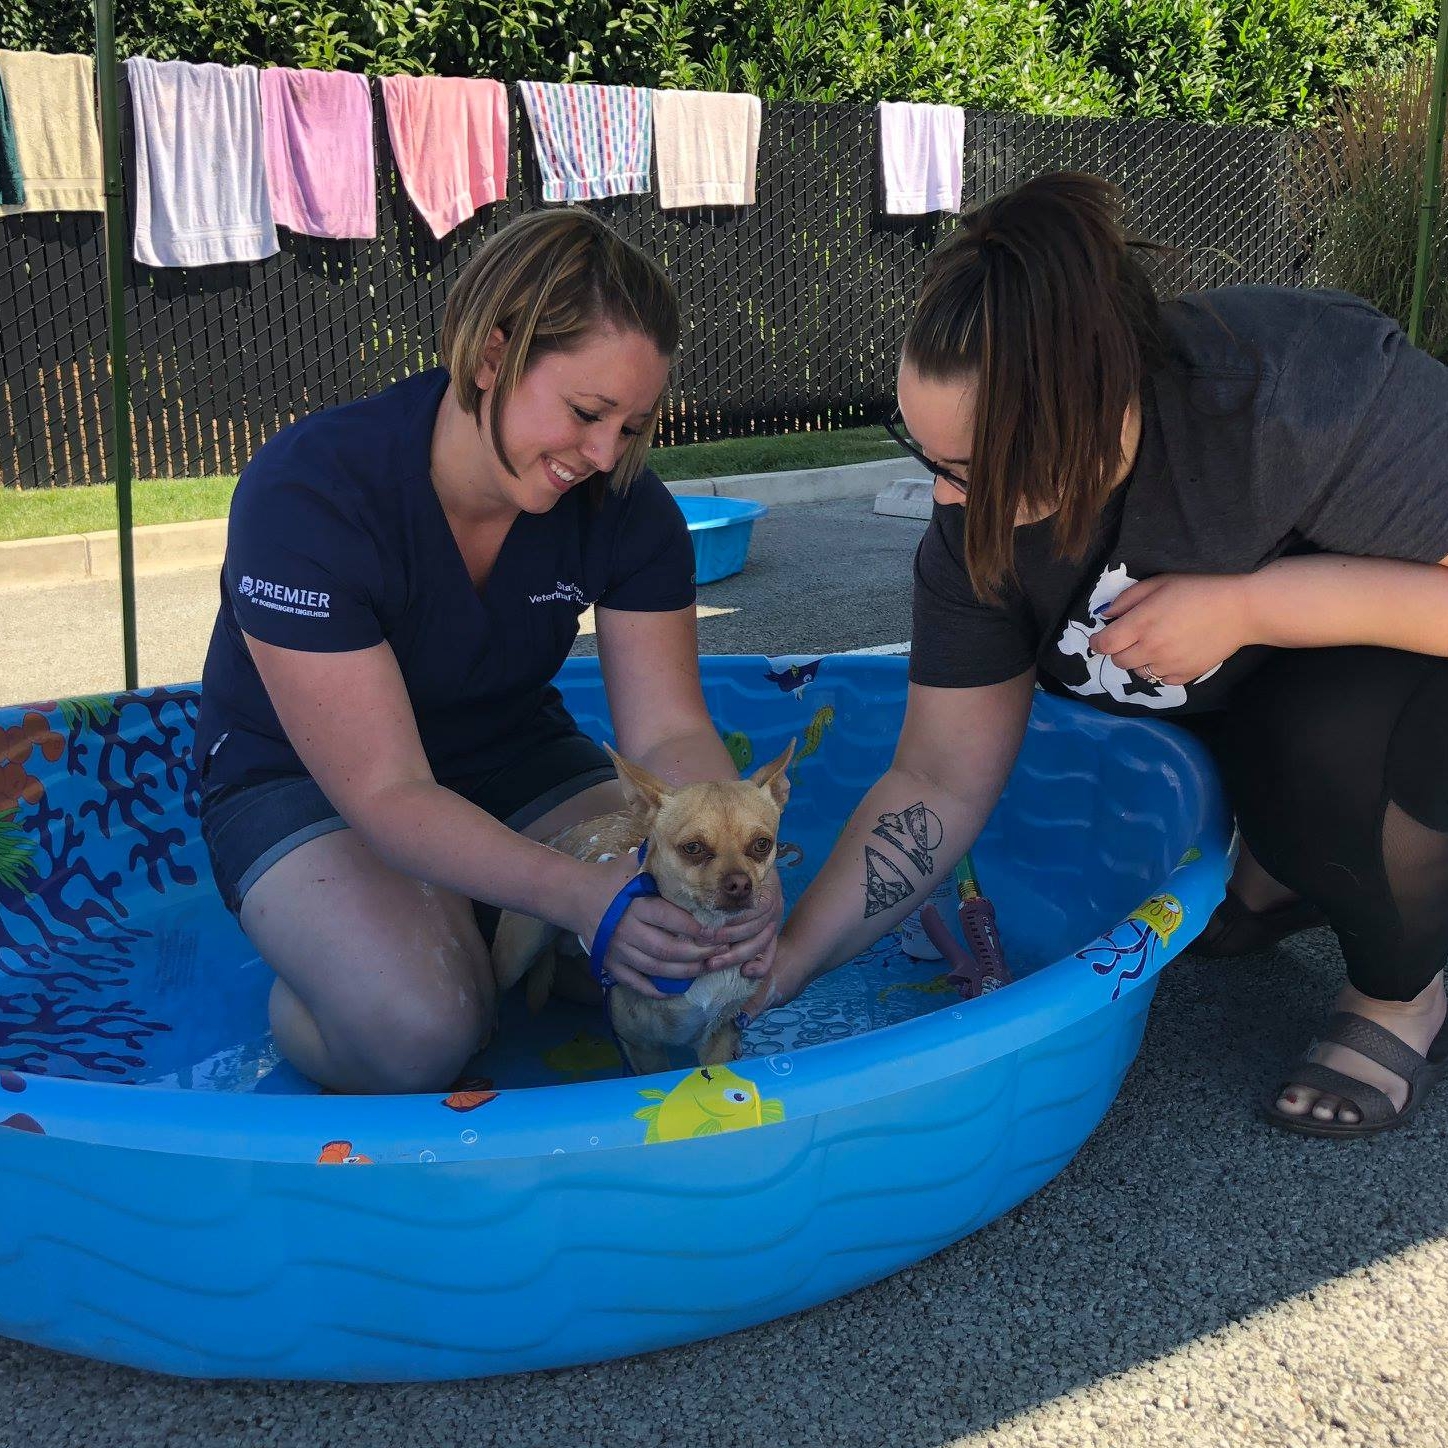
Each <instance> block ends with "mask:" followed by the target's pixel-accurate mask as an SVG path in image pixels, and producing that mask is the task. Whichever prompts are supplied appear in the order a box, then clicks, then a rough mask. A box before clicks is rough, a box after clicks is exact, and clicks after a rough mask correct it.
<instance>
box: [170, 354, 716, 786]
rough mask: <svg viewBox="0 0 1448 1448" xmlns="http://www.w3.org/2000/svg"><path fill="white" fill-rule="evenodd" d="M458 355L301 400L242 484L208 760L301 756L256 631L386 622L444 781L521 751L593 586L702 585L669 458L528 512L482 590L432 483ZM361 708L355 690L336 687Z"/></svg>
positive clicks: (376, 636)
mask: <svg viewBox="0 0 1448 1448" xmlns="http://www.w3.org/2000/svg"><path fill="white" fill-rule="evenodd" d="M447 387H448V375H447V373H446V372H445V371H442V370H441V369H434V370H432V371H428V372H422V373H419V374H417V375H416V376H413V377H410V378H407V379H406V380H405V381H402V382H397V383H394V384H393V385H392V386H391V387H388V388H386V389H385V390H384V391H382V392H380V393H377V394H376V395H375V396H372V397H367V398H363V399H362V400H361V401H359V402H354V403H350V404H348V405H346V406H344V407H337V408H331V409H328V410H327V411H324V412H319V413H314V414H313V415H311V416H309V417H305V418H302V419H301V420H300V421H298V422H296V423H294V424H293V425H292V426H291V427H288V428H286V429H285V430H284V431H282V432H281V433H279V434H278V435H277V436H276V437H275V438H273V439H272V440H271V441H269V442H268V443H267V444H266V445H265V446H264V447H263V448H262V449H261V450H260V451H259V452H258V453H257V454H256V456H255V457H254V458H253V459H252V461H251V462H250V463H249V464H248V466H247V468H246V470H245V471H244V472H243V473H242V475H241V478H240V480H239V482H238V483H237V488H236V494H235V497H234V498H233V500H232V505H231V517H230V522H229V524H228V528H227V540H226V561H225V563H224V564H223V566H222V574H221V607H220V610H219V611H218V613H217V616H216V627H215V629H214V630H213V632H212V636H211V646H210V649H209V650H208V652H207V655H206V668H205V672H204V674H203V679H202V683H203V692H202V705H201V718H200V722H199V725H198V729H197V752H198V758H201V757H205V756H206V754H207V753H208V752H210V751H211V750H212V749H213V747H214V746H216V745H217V741H218V740H221V741H222V743H221V744H220V746H219V747H217V748H215V753H214V755H213V756H212V759H211V765H210V772H209V775H208V779H209V781H210V782H212V783H216V784H230V783H246V782H250V781H253V780H257V779H264V778H267V777H270V776H274V775H278V774H295V773H300V772H302V764H301V761H300V760H299V759H298V758H297V755H296V752H295V751H294V750H293V749H292V747H291V745H290V744H289V743H288V742H287V739H286V735H285V733H284V732H283V730H282V727H281V725H280V723H279V722H278V720H277V717H276V712H275V710H273V708H272V706H271V701H270V699H269V698H268V697H267V693H266V689H265V687H264V686H263V684H262V682H261V679H260V677H259V676H258V674H257V671H256V667H255V665H254V664H253V663H252V660H251V655H250V653H249V652H248V651H247V647H246V641H245V639H244V638H243V637H242V634H243V632H245V633H247V634H250V635H251V636H252V637H253V638H257V639H260V640H262V642H264V643H269V644H275V645H277V646H278V647H280V648H287V649H298V650H302V651H304V652H315V653H340V652H345V651H348V650H354V649H364V648H369V647H371V646H372V645H374V644H378V643H381V642H383V641H384V640H386V642H387V643H388V644H390V645H391V647H392V649H393V652H394V653H395V654H396V655H397V661H398V664H399V666H400V667H401V670H402V675H403V679H404V680H405V682H406V685H407V693H408V697H409V698H410V700H411V701H412V707H413V710H414V713H415V714H416V717H417V724H418V728H419V731H420V733H421V736H422V743H423V747H424V749H425V750H426V752H427V757H428V760H429V762H430V764H431V765H432V769H433V773H434V775H435V776H436V777H437V778H438V779H440V780H450V779H451V780H455V779H465V778H467V777H469V776H473V775H477V774H480V773H483V772H486V771H488V770H491V769H494V768H498V767H500V766H502V765H505V764H507V763H509V762H510V761H511V759H512V758H514V757H516V756H517V754H518V753H519V750H520V748H521V747H522V746H523V745H524V744H526V730H527V728H528V726H529V724H530V721H533V720H535V719H536V718H537V717H538V715H539V713H540V711H541V710H543V709H544V707H545V706H549V707H550V708H551V706H553V705H554V704H555V703H556V699H557V694H556V691H555V690H554V689H553V687H552V680H553V677H554V675H555V674H556V673H557V672H558V669H559V667H560V666H561V665H562V663H563V661H564V659H565V658H567V657H568V651H569V649H570V648H571V647H572V645H573V641H574V639H575V638H576V637H577V636H578V619H579V615H580V614H582V613H583V611H584V609H585V608H587V607H588V606H589V605H590V604H595V603H596V604H599V605H601V606H602V607H605V608H614V609H621V610H626V611H632V612H646V613H647V612H663V611H666V610H671V609H677V608H685V607H687V606H688V605H689V604H691V603H692V602H693V601H694V581H693V571H694V553H693V547H692V544H691V543H690V541H689V533H688V528H687V526H686V524H685V522H684V517H683V514H682V513H681V512H680V510H679V505H678V504H677V503H676V502H675V501H674V498H673V496H672V495H671V494H670V493H669V491H668V489H666V488H665V487H664V485H663V483H661V482H660V481H659V479H658V478H657V477H656V476H655V475H654V474H653V473H651V472H645V473H644V474H642V475H641V476H640V477H639V478H637V479H636V480H635V481H634V483H633V484H632V485H631V486H630V487H629V489H628V490H627V492H626V493H623V494H619V493H615V492H612V491H610V492H608V493H606V494H605V496H604V497H603V500H602V502H601V503H599V504H597V505H595V503H594V501H593V500H592V499H591V498H590V497H589V495H588V494H589V490H588V489H587V488H586V487H578V488H574V489H573V490H572V491H570V492H568V493H565V494H564V495H563V496H562V497H561V498H559V500H558V502H557V503H556V504H555V505H554V506H553V508H552V509H550V510H549V511H548V512H547V513H542V514H530V513H521V514H519V516H518V518H517V520H516V521H515V522H514V524H513V525H512V527H511V529H510V530H509V532H508V535H507V537H506V538H505V540H504V542H503V546H502V551H501V552H500V553H499V555H498V558H497V562H496V563H495V564H494V566H493V571H492V573H491V575H490V576H489V578H488V581H487V584H486V586H485V587H484V589H483V590H482V592H481V594H480V593H479V592H478V591H477V590H476V589H475V588H474V586H473V581H472V579H471V577H470V576H469V574H468V570H467V566H466V564H465V563H464V561H463V557H462V554H461V553H460V552H459V551H458V547H457V544H456V542H455V541H454V539H453V535H452V532H451V530H450V528H449V527H448V522H447V517H446V515H445V514H444V512H443V508H442V504H441V502H440V501H439V499H438V496H437V493H436V491H435V490H434V488H433V485H432V480H431V475H430V454H431V447H432V432H433V426H434V424H435V422H436V420H437V411H438V407H439V406H440V404H441V403H442V400H443V397H444V396H445V394H446V392H447ZM337 706H338V708H341V709H345V708H346V706H347V704H346V700H344V699H341V700H338V701H337Z"/></svg>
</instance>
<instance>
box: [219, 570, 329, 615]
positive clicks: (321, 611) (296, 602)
mask: <svg viewBox="0 0 1448 1448" xmlns="http://www.w3.org/2000/svg"><path fill="white" fill-rule="evenodd" d="M236 591H237V592H238V593H239V594H240V595H241V596H242V597H243V598H244V599H246V600H247V601H248V602H249V603H252V604H255V605H256V606H257V607H258V608H270V609H274V610H275V611H276V612H277V613H292V614H296V615H297V617H298V618H331V616H332V595H331V594H330V593H320V592H318V591H317V590H316V589H315V588H288V587H287V585H286V584H284V583H272V582H270V581H269V580H267V579H265V578H253V577H252V576H251V574H249V573H243V574H242V575H241V582H240V583H238V584H237V585H236Z"/></svg>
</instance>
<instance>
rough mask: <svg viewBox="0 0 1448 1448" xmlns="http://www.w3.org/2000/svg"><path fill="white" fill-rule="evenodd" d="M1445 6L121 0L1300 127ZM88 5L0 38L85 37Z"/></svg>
mask: <svg viewBox="0 0 1448 1448" xmlns="http://www.w3.org/2000/svg"><path fill="white" fill-rule="evenodd" d="M1436 13H1437V0H634V3H624V4H620V3H617V0H418V3H415V4H413V3H406V0H276V3H270V0H200V3H197V0H118V4H117V28H118V33H119V37H120V45H121V53H122V54H123V55H131V54H145V55H150V56H153V57H155V58H157V59H183V60H195V61H201V60H218V61H223V62H226V63H231V64H236V63H239V62H242V61H254V62H260V63H263V64H274V65H300V66H331V67H339V68H343V69H349V70H365V71H369V72H372V73H374V74H387V73H393V72H398V71H411V72H419V73H429V72H430V73H435V74H442V75H492V76H496V77H498V78H500V79H505V80H519V79H529V78H531V79H536V80H593V81H601V82H613V83H620V84H634V85H650V86H679V87H688V88H696V89H716V90H717V89H729V90H751V91H754V92H756V93H757V94H759V95H762V96H765V97H766V98H769V99H775V100H780V99H784V100H866V101H874V100H881V99H884V100H937V101H948V102H951V103H953V104H957V105H963V106H967V107H970V108H976V109H988V110H1016V111H1027V112H1031V113H1035V114H1042V115H1113V116H1178V117H1182V118H1184V119H1191V120H1204V121H1234V122H1249V121H1255V122H1266V123H1271V124H1281V123H1288V124H1291V123H1300V122H1305V121H1310V120H1313V119H1315V118H1317V117H1318V116H1320V115H1321V114H1323V112H1324V110H1325V108H1326V106H1327V103H1328V101H1329V98H1330V96H1331V95H1332V93H1333V91H1334V90H1335V89H1337V88H1340V87H1342V86H1345V85H1346V86H1350V85H1351V84H1352V82H1353V80H1354V78H1355V77H1356V76H1357V75H1358V74H1359V73H1360V72H1362V71H1364V70H1366V69H1369V68H1371V67H1374V66H1381V65H1384V64H1386V65H1390V66H1391V65H1394V64H1397V63H1399V62H1401V60H1402V59H1403V58H1404V57H1405V56H1407V55H1408V54H1409V53H1413V52H1421V51H1422V50H1423V48H1424V47H1425V46H1426V45H1428V44H1429V43H1430V41H1431V36H1432V32H1433V29H1434V22H1435V17H1436ZM92 44H93V41H92V22H91V10H90V4H89V0H7V4H6V5H5V6H4V12H3V14H0V45H4V46H8V47H13V48H19V49H44V50H87V51H88V50H90V49H91V48H92Z"/></svg>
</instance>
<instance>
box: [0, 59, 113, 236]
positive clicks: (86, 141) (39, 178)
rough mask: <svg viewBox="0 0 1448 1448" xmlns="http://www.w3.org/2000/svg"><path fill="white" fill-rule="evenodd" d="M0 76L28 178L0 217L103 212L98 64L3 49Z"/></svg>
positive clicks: (18, 148) (103, 188)
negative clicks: (16, 199)
mask: <svg viewBox="0 0 1448 1448" xmlns="http://www.w3.org/2000/svg"><path fill="white" fill-rule="evenodd" d="M0 77H3V79H4V81H5V94H6V96H7V97H8V98H9V100H10V114H11V116H12V118H13V119H14V123H15V146H16V150H17V151H18V152H19V153H20V171H21V174H22V175H23V176H24V177H25V200H24V201H21V202H19V203H18V204H16V205H14V206H0V216H13V215H14V214H15V213H16V212H17V211H104V210H105V206H106V201H105V181H104V179H103V175H102V167H101V137H100V132H99V131H98V130H97V129H96V102H95V62H94V61H93V60H92V59H91V58H90V56H88V55H43V54H41V53H40V52H39V51H34V50H0Z"/></svg>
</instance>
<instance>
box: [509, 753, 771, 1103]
mask: <svg viewBox="0 0 1448 1448" xmlns="http://www.w3.org/2000/svg"><path fill="white" fill-rule="evenodd" d="M604 748H605V749H607V748H608V746H607V745H605V746H604ZM608 753H609V757H610V758H611V759H612V760H613V762H614V764H615V765H616V766H617V768H618V778H619V783H620V784H622V786H623V792H624V798H625V800H626V801H627V802H628V808H627V809H625V810H618V811H615V812H614V813H612V814H606V815H599V816H598V817H597V818H595V819H591V820H585V821H584V822H583V823H582V824H578V825H574V826H572V827H571V828H570V829H567V830H564V831H563V832H562V833H560V834H558V835H555V836H554V837H553V838H552V839H551V840H549V841H548V844H549V845H550V846H551V847H552V848H553V849H555V850H562V851H564V852H565V853H566V854H570V855H573V856H574V857H575V858H577V859H580V860H587V861H590V862H593V861H601V860H603V859H605V858H608V857H611V856H616V855H622V854H626V853H629V852H631V851H633V850H636V849H637V848H638V847H639V846H640V845H641V844H643V843H645V841H647V844H648V852H647V856H646V860H647V865H646V868H647V869H648V871H649V873H650V874H651V875H652V876H653V877H654V879H655V881H656V882H657V883H658V887H659V895H660V896H661V897H662V898H663V899H665V900H667V901H668V902H669V903H670V904H671V905H677V906H678V907H679V908H680V909H681V910H687V911H688V912H689V914H691V915H692V916H693V917H694V918H695V919H696V920H697V921H698V922H699V923H700V924H701V925H711V926H717V925H722V924H724V923H726V922H727V921H729V920H731V919H734V918H736V917H737V916H738V915H739V914H740V913H741V912H743V911H745V910H749V909H752V908H753V907H754V905H755V902H756V900H757V897H758V894H759V890H760V887H761V886H762V885H763V883H764V880H765V877H766V876H767V875H768V874H769V871H770V867H771V866H772V865H773V864H774V859H775V853H776V851H777V848H778V844H779V817H780V814H781V813H782V811H783V809H784V805H785V801H786V800H787V799H788V798H789V776H788V774H787V773H786V772H785V771H786V770H787V769H788V768H789V761H790V760H791V758H793V756H794V741H793V740H790V742H789V747H788V748H787V749H786V750H785V751H784V753H783V754H781V755H780V756H779V758H778V759H775V760H773V761H771V762H770V763H769V764H766V765H765V766H764V767H763V768H762V769H757V770H755V772H754V773H753V774H752V775H750V777H749V778H748V779H741V780H733V781H729V782H722V783H709V784H686V785H683V786H681V787H680V788H678V789H671V788H670V787H669V786H668V785H667V784H665V783H664V781H663V780H661V779H659V778H657V777H656V776H655V775H652V774H650V773H649V772H648V770H646V769H643V768H641V767H640V766H639V765H637V764H632V763H630V762H629V761H628V760H627V759H623V758H621V757H620V756H619V755H617V754H615V753H614V751H613V750H612V749H609V750H608ZM564 935H565V932H563V931H561V930H560V929H559V928H558V927H557V926H555V925H550V924H548V923H547V922H546V921H543V920H535V919H533V917H532V916H530V915H519V914H517V913H516V912H514V911H504V912H503V914H502V917H501V919H500V920H499V921H498V931H497V936H496V938H495V939H494V941H493V970H494V973H495V974H496V976H497V980H498V989H499V990H500V991H505V990H508V989H510V988H511V987H512V986H513V985H515V984H516V983H517V982H518V981H519V980H520V979H522V977H523V976H524V975H527V977H528V985H527V991H528V1005H529V1008H530V1009H532V1010H535V1011H537V1010H541V1009H542V1007H543V1005H544V1003H545V1002H546V1001H547V999H548V996H549V994H550V993H551V991H552V989H553V981H554V976H555V973H556V972H557V969H558V966H559V955H560V953H562V954H566V955H569V956H572V957H574V958H576V957H577V956H579V955H580V954H582V955H583V956H584V959H585V962H586V952H583V951H582V947H581V943H579V942H577V941H576V939H575V938H574V937H568V939H567V940H566V941H565V939H564ZM757 985H758V982H757V981H751V980H746V979H745V978H744V977H743V976H742V975H741V974H740V972H739V968H738V967H737V966H734V967H731V968H730V969H728V970H714V971H705V972H704V974H702V975H700V976H698V977H697V978H696V979H695V980H694V981H693V982H692V983H691V984H690V986H689V988H688V989H687V990H686V991H684V992H682V993H680V994H678V995H671V996H669V997H668V998H667V999H665V1000H655V999H654V998H653V997H651V996H645V995H640V994H639V992H638V991H636V990H633V989H631V988H630V987H628V986H626V985H623V984H621V983H620V984H618V985H615V986H614V987H613V988H612V989H610V990H609V991H608V992H607V994H606V997H605V1002H604V1008H605V1009H606V1010H607V1011H608V1013H609V1019H610V1020H611V1022H612V1024H613V1029H614V1034H615V1035H616V1036H617V1037H618V1041H619V1046H620V1048H621V1050H622V1051H623V1054H624V1057H625V1061H626V1064H627V1065H628V1067H629V1069H630V1070H632V1071H633V1072H634V1073H635V1074H636V1075H647V1074H649V1073H652V1072H655V1071H667V1070H668V1069H669V1047H671V1046H672V1047H687V1048H689V1049H690V1050H692V1051H693V1052H694V1053H695V1054H696V1055H697V1056H698V1059H699V1064H700V1065H701V1066H714V1065H721V1064H723V1063H724V1062H727V1061H732V1060H733V1059H734V1057H735V1056H736V1055H737V1054H738V1051H739V1028H738V1027H737V1026H736V1025H735V1024H734V1018H735V1016H736V1015H737V1014H738V1011H739V1008H740V1006H742V1005H743V1004H744V1002H745V1001H746V1000H748V999H749V997H750V996H751V995H752V994H753V993H754V991H755V989H756V988H757Z"/></svg>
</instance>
